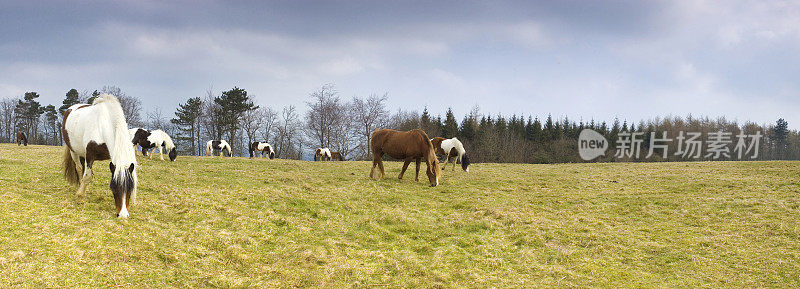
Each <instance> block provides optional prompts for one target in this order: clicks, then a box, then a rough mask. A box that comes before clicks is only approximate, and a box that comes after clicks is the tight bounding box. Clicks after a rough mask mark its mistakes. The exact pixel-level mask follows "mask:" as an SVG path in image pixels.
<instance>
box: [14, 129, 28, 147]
mask: <svg viewBox="0 0 800 289" xmlns="http://www.w3.org/2000/svg"><path fill="white" fill-rule="evenodd" d="M22 144H25V146H28V136H26V135H25V133H24V132H21V131H18V132H17V145H18V146H19V145H22Z"/></svg>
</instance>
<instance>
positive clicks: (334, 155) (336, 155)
mask: <svg viewBox="0 0 800 289" xmlns="http://www.w3.org/2000/svg"><path fill="white" fill-rule="evenodd" d="M331 157H332V158H333V160H334V161H340V162H343V161H344V156H342V153H340V152H331Z"/></svg>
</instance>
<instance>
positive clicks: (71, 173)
mask: <svg viewBox="0 0 800 289" xmlns="http://www.w3.org/2000/svg"><path fill="white" fill-rule="evenodd" d="M61 168H62V169H64V179H65V180H67V182H69V183H70V184H72V185H75V186H77V185H79V184H80V183H81V176H79V175H78V168H77V167H75V161H74V160H72V153H71V152H70V150H69V148H68V147H67V146H64V154H63V155H62V157H61Z"/></svg>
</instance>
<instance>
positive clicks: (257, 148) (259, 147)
mask: <svg viewBox="0 0 800 289" xmlns="http://www.w3.org/2000/svg"><path fill="white" fill-rule="evenodd" d="M256 152H259V154H261V156H262V157H263V156H264V155H266V156H267V157H269V159H274V158H275V150H274V149H272V146H271V145H269V143H265V142H260V141H257V142H253V143H252V144H250V158H251V159H252V158H253V156H254V155H255V154H256Z"/></svg>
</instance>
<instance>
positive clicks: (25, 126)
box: [0, 84, 800, 163]
mask: <svg viewBox="0 0 800 289" xmlns="http://www.w3.org/2000/svg"><path fill="white" fill-rule="evenodd" d="M103 93H107V94H111V95H114V96H116V97H118V98H119V100H120V103H121V104H122V108H123V111H124V113H125V117H126V119H127V121H128V124H129V126H130V127H142V128H145V129H151V130H152V129H161V130H164V131H165V132H167V133H168V134H170V135H171V136H173V139H174V140H175V142H176V145H177V147H178V149H179V151H180V152H181V154H184V155H203V154H204V152H205V143H206V141H208V140H218V139H225V140H227V141H228V142H229V143H230V144H231V147H232V148H233V151H234V155H238V156H246V155H248V148H249V144H250V143H252V142H254V141H266V142H268V143H270V144H272V145H273V147H274V148H275V150H276V157H279V158H286V159H309V158H310V157H311V152H312V151H313V150H314V149H315V148H317V147H329V148H331V150H333V151H339V152H340V153H342V155H343V156H345V158H346V159H348V160H368V159H370V151H369V142H370V136H371V133H372V131H373V130H375V129H378V128H392V129H397V130H411V129H415V128H419V129H422V130H424V131H425V132H426V133H427V134H428V136H429V137H431V138H433V137H436V136H440V137H445V138H452V137H457V138H458V139H459V140H460V141H461V142H462V143H463V144H464V147H465V148H466V150H467V153H468V154H469V155H470V159H471V160H472V161H473V162H497V163H565V162H584V161H583V160H582V159H580V157H579V155H578V138H579V135H580V132H581V131H582V130H584V129H587V128H589V129H592V130H595V131H597V132H598V133H600V134H601V135H603V137H605V138H606V140H607V141H608V149H607V151H606V154H605V155H604V156H601V157H599V158H598V159H596V160H593V161H599V162H614V161H701V160H712V159H714V158H713V157H709V156H706V149H707V148H706V146H707V145H708V144H709V143H710V140H709V139H707V138H708V137H709V136H712V135H714V134H715V133H717V132H720V131H722V132H725V133H729V138H730V143H729V144H728V145H729V151H730V153H729V154H728V155H727V156H724V155H723V156H722V157H720V158H716V159H714V160H798V159H800V132H798V131H797V130H790V129H789V128H788V123H787V122H786V121H785V120H783V119H778V120H777V121H776V122H775V124H769V125H764V124H756V123H752V122H745V123H742V124H739V123H738V122H737V121H729V120H727V119H725V118H723V117H721V118H716V119H711V118H708V117H693V116H691V115H690V116H686V117H679V116H668V117H663V118H662V117H657V118H655V119H650V120H646V121H645V120H642V121H639V122H637V123H633V122H631V123H629V122H627V121H626V120H622V121H620V120H618V119H615V120H614V121H613V122H611V123H606V122H596V121H594V120H590V121H588V122H584V121H578V122H575V121H574V120H570V119H569V118H566V117H564V118H559V119H554V118H553V117H552V116H550V115H548V116H547V117H546V118H544V119H539V118H538V117H533V116H517V115H511V116H503V115H501V114H498V115H489V114H483V113H481V112H480V110H479V108H477V107H475V108H473V109H472V110H471V111H470V112H469V113H467V114H466V115H465V116H464V118H463V119H462V120H461V121H460V122H459V121H458V120H457V119H456V118H455V114H454V112H453V111H452V109H448V110H447V111H446V112H445V113H444V116H443V117H442V116H441V115H440V114H437V115H435V116H434V115H432V114H431V113H430V112H429V111H428V110H427V108H423V110H422V112H421V113H420V112H417V111H405V110H397V111H396V112H394V113H392V112H390V111H389V109H388V108H387V104H386V102H387V100H388V95H387V94H382V95H381V94H372V95H369V96H367V97H358V96H354V97H352V98H351V99H349V100H346V99H342V98H341V97H339V93H338V92H337V91H336V89H335V87H334V86H333V85H332V84H326V85H323V86H321V87H320V88H319V89H317V90H315V91H313V92H311V93H309V97H308V100H307V101H306V102H305V105H306V107H307V111H306V113H305V114H304V115H301V113H300V112H298V110H297V107H295V106H294V105H288V106H285V107H283V108H281V109H280V110H278V109H277V108H273V107H269V106H265V105H258V104H256V103H255V100H254V97H253V96H252V95H248V92H247V91H246V90H245V89H242V88H239V87H234V88H232V89H230V90H227V91H222V92H219V93H215V92H213V91H212V90H211V89H209V90H207V91H206V93H205V95H203V96H197V97H191V98H188V99H187V100H186V101H185V102H184V103H181V104H179V105H178V107H177V108H176V109H175V111H174V112H173V113H172V114H171V116H170V115H168V114H167V113H165V112H164V111H162V110H161V109H160V108H155V109H154V110H152V111H150V112H147V113H145V115H144V116H143V115H142V103H141V100H140V99H139V98H137V97H134V96H130V95H128V94H126V93H125V92H124V91H122V89H120V88H118V87H116V86H104V87H102V88H101V89H100V90H94V91H91V92H90V91H89V90H84V91H81V92H79V91H78V90H77V89H70V90H69V91H67V93H66V94H65V98H64V99H63V101H62V103H61V104H60V105H58V104H55V105H54V104H49V105H42V104H41V103H39V102H38V101H37V99H38V98H39V94H38V93H36V92H26V93H25V94H24V95H23V96H21V97H16V98H3V99H0V142H14V141H15V133H16V132H17V131H23V132H25V133H26V135H28V139H29V143H31V144H44V145H61V144H62V141H61V131H60V127H61V121H62V118H63V113H64V112H65V111H66V109H67V108H69V107H70V106H72V105H74V104H78V103H91V101H92V100H93V99H94V98H95V97H97V96H99V95H100V94H103ZM631 132H635V133H637V135H638V136H639V137H640V140H641V143H640V148H639V149H640V150H641V155H640V157H638V158H636V157H629V156H618V155H617V153H618V149H619V148H618V144H619V143H618V141H619V140H622V139H624V138H625V137H626V136H629V134H630V133H631ZM689 132H693V133H701V135H702V139H701V140H702V141H704V143H703V146H702V148H701V150H702V151H703V152H702V154H700V156H699V157H686V156H685V155H681V154H680V153H679V151H680V150H681V144H679V142H678V141H677V139H678V137H679V136H682V134H684V133H689ZM757 132H758V133H759V134H760V135H762V136H763V137H762V138H761V139H760V142H759V143H758V147H757V149H758V156H757V157H756V158H751V155H752V154H751V155H747V156H746V157H745V158H739V157H738V156H737V155H736V153H734V151H733V150H734V145H735V144H736V142H737V135H739V134H740V133H742V134H747V135H753V134H756V133H757ZM664 133H666V135H664ZM653 136H655V139H653V141H654V144H655V143H656V142H655V141H658V140H659V139H661V138H663V137H667V138H669V139H671V140H672V141H671V142H662V143H661V145H660V146H657V145H654V149H655V148H658V150H657V151H656V152H657V153H655V154H653V155H652V156H651V157H645V155H647V154H648V151H649V150H650V146H651V138H652V137H653ZM664 146H666V147H667V151H668V153H666V154H662V153H661V150H662V149H663V148H664ZM664 155H666V157H664Z"/></svg>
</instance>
